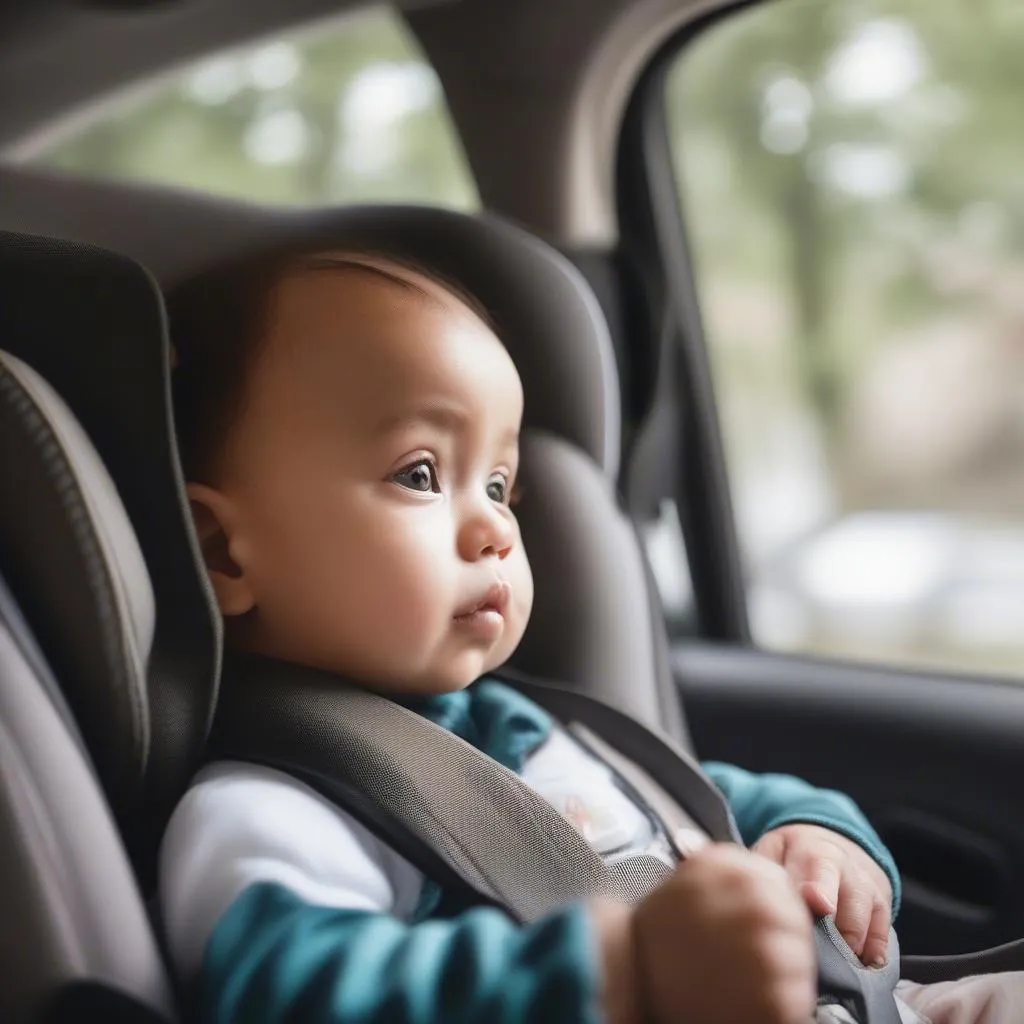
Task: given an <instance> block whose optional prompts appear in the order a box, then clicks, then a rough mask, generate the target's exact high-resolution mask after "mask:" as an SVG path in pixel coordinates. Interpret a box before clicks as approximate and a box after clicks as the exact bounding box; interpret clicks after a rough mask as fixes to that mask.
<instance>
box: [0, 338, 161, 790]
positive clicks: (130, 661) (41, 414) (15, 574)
mask: <svg viewBox="0 0 1024 1024" xmlns="http://www.w3.org/2000/svg"><path fill="white" fill-rule="evenodd" d="M0 479H2V480H3V481H4V486H5V488H7V489H9V490H8V493H9V494H11V495H12V496H16V497H17V500H14V501H5V502H3V503H2V505H0V553H2V558H0V562H2V565H3V571H4V574H5V576H6V577H7V579H8V580H9V581H10V583H11V585H12V586H13V587H14V589H15V592H16V593H17V595H18V599H19V602H20V604H21V605H22V607H23V609H24V611H25V614H26V616H27V617H28V619H29V620H30V621H31V622H32V623H33V626H34V631H35V633H36V635H37V637H38V638H39V640H40V642H41V643H42V644H43V646H44V648H45V649H46V650H47V652H48V660H49V661H50V663H51V664H52V665H53V667H54V669H55V671H56V672H57V675H58V678H59V679H60V680H61V685H62V689H63V692H64V695H65V697H66V698H67V700H68V703H69V705H70V707H71V709H72V711H73V713H74V714H75V718H76V720H77V722H78V724H79V727H80V729H81V731H82V735H83V737H84V738H85V742H86V744H87V746H88V747H89V749H90V750H91V751H92V752H93V760H94V763H95V764H96V768H97V771H98V772H99V774H100V778H101V779H102V781H103V784H104V786H105V788H106V789H107V791H108V793H109V794H110V797H111V800H112V801H113V802H114V804H115V805H116V806H119V807H124V806H126V805H130V804H131V802H132V801H133V799H134V798H135V797H136V795H137V794H138V790H139V786H140V784H141V781H142V778H143V774H144V771H145V767H146V760H147V757H148V754H149V708H148V699H147V693H146V672H147V662H148V660H149V652H150V647H151V645H152V642H153V630H154V622H155V618H156V612H155V608H154V601H153V588H152V586H151V584H150V581H149V575H148V573H147V572H146V566H145V562H144V561H143V558H142V552H141V551H140V550H139V545H138V542H137V541H136V539H135V534H134V532H133V530H132V527H131V524H130V523H129V521H128V516H127V514H126V513H125V511H124V506H123V505H122V504H121V500H120V498H119V497H118V495H117V489H116V488H115V486H114V482H113V481H112V480H111V479H110V475H109V474H108V473H107V471H106V468H105V467H104V465H103V463H102V462H101V461H100V458H99V456H98V455H97V454H96V451H95V449H94V448H93V446H92V444H91V443H90V442H89V439H88V438H87V437H86V436H85V433H84V432H83V430H82V428H81V427H80V426H79V425H78V423H77V421H76V420H75V418H74V416H72V414H71V413H70V411H69V410H68V407H67V406H66V405H65V404H64V402H63V401H62V400H61V398H60V396H59V395H57V393H56V392H55V391H54V390H53V388H51V387H50V385H49V384H47V383H46V381H45V380H43V378H42V377H40V376H39V374H38V373H36V372H35V370H33V369H32V368H31V367H30V366H28V365H26V364H25V363H23V362H22V361H21V360H20V359H17V358H15V357H14V356H12V355H10V354H9V353H6V352H3V351H2V350H0ZM111 731H113V733H114V734H115V735H117V736H118V737H120V738H121V742H118V743H110V742H109V737H110V735H111Z"/></svg>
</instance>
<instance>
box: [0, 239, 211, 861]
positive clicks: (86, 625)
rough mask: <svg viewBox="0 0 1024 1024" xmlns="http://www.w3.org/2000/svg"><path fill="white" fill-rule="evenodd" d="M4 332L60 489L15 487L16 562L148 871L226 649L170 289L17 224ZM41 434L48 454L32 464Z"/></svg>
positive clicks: (33, 617) (4, 285) (16, 401)
mask: <svg viewBox="0 0 1024 1024" xmlns="http://www.w3.org/2000/svg"><path fill="white" fill-rule="evenodd" d="M0 338H2V342H0V344H2V347H3V348H4V350H5V351H6V352H7V353H8V356H13V357H14V358H15V359H16V360H18V361H19V362H12V361H11V360H10V359H8V362H7V364H6V369H5V371H4V376H3V378H2V382H3V387H4V390H3V395H4V399H5V400H4V402H3V405H2V406H0V414H2V415H4V416H5V417H6V418H7V419H6V421H5V426H6V428H7V429H5V430H4V431H3V433H4V438H5V440H4V443H5V444H6V445H7V446H8V447H7V448H6V449H5V451H7V453H8V455H9V456H10V458H11V459H12V460H15V461H17V460H19V459H20V460H21V462H20V463H19V465H20V466H21V468H20V469H19V472H22V473H24V474H27V475H26V476H25V481H26V482H25V483H24V484H23V485H21V486H22V487H23V488H24V489H28V488H30V487H40V488H50V490H49V491H46V494H47V497H46V498H45V499H42V498H40V497H38V496H35V495H32V494H31V493H29V491H28V490H24V491H23V493H20V494H19V492H18V490H14V491H13V492H12V493H13V494H15V495H17V496H18V500H15V501H5V502H4V503H3V505H4V507H3V510H2V512H0V527H2V529H0V534H2V536H0V557H3V558H4V559H5V560H6V561H8V562H9V566H10V571H11V572H12V573H14V574H15V575H16V576H17V585H18V588H19V600H20V601H23V603H24V611H25V614H26V616H27V618H28V619H29V622H30V624H31V626H32V628H33V629H34V630H35V632H36V633H37V636H38V638H39V640H40V643H41V644H42V646H43V648H44V649H45V650H46V651H47V653H48V655H49V656H50V657H51V658H52V659H53V661H54V670H55V672H56V674H57V676H58V677H59V678H60V680H61V685H62V688H63V691H64V694H65V696H66V698H67V701H68V703H69V705H70V706H71V709H72V711H73V713H74V715H75V717H76V719H77V721H78V723H79V725H80V727H81V728H82V730H83V733H85V739H86V743H87V745H88V747H89V750H90V752H91V753H92V754H93V757H94V759H95V760H96V765H97V769H98V770H99V772H100V777H101V780H102V782H103V785H104V788H105V789H106V791H107V793H108V795H109V797H110V799H111V801H112V804H113V807H114V810H115V813H116V814H117V815H118V818H119V820H120V821H121V823H122V825H125V824H126V823H128V824H130V826H131V829H132V830H133V831H134V832H136V833H137V834H136V835H135V836H134V837H133V850H132V852H133V855H135V859H136V863H137V864H141V865H142V866H143V869H144V871H145V870H147V869H148V865H149V864H150V863H151V862H152V858H153V853H154V851H155V845H156V841H157V839H158V836H159V831H160V829H161V827H162V824H163V820H164V816H165V815H166V813H169V810H170V807H171V806H172V805H173V803H174V802H175V801H176V800H177V798H178V797H179V796H180V794H181V792H182V790H183V788H184V787H185V785H186V784H187V781H188V778H189V777H190V775H191V772H192V771H193V769H194V767H195V764H196V761H197V759H198V757H199V756H200V754H201V751H202V745H203V742H204V738H205V735H206V731H207V729H208V725H209V721H210V717H211V714H212V708H213V703H214V700H215V694H216V674H217V666H218V663H219V653H220V634H219V623H218V621H217V620H216V617H215V615H214V606H213V600H212V595H211V593H210V590H209V584H208V583H207V581H206V577H205V574H204V573H203V572H202V571H201V569H200V568H199V566H198V561H197V555H196V545H195V540H194V535H193V533H192V531H191V527H190V524H189V523H188V520H187V512H186V503H185V496H184V489H183V485H182V481H181V479H180V473H179V472H178V469H177V465H178V463H177V458H176V455H175V454H174V452H175V449H174V444H173V440H172V425H171V420H170V411H169V400H168V397H167V396H168V377H167V374H168V368H167V362H168V348H167V342H166V332H165V325H164V314H163V305H162V301H161V297H160V294H159V291H158V289H157V287H156V285H155V284H154V282H153V281H152V280H151V279H150V277H149V276H148V274H146V272H145V271H143V270H142V269H141V267H139V266H138V265H137V264H135V263H133V262H132V261H131V260H128V259H126V258H123V257H120V256H115V255H113V254H111V253H107V252H104V251H101V250H98V249H94V248H91V247H88V246H81V245H77V244H75V243H67V242H56V241H51V240H48V239H40V238H32V237H26V236H20V235H13V234H6V233H2V232H0ZM27 369H30V370H33V371H35V373H36V374H37V375H38V376H37V377H36V378H35V380H34V383H33V382H32V381H30V380H29V378H28V377H27V376H26V370H27ZM40 379H41V380H42V381H43V382H45V383H40ZM47 385H49V387H47ZM51 388H52V391H55V392H56V393H58V394H59V395H60V396H61V398H62V399H63V402H64V403H66V405H67V408H68V410H70V414H71V415H69V416H66V417H64V418H63V419H61V422H60V427H59V429H58V430H55V431H54V432H53V436H52V437H48V436H47V435H46V434H45V432H41V431H42V428H41V426H40V423H43V422H44V421H45V419H46V414H47V413H48V412H49V413H52V412H53V409H54V408H56V406H55V405H54V402H53V395H52V392H51V390H50V389H51ZM33 392H34V394H33ZM40 402H41V403H42V405H43V407H44V408H40V407H39V406H38V403H40ZM33 405H35V406H36V411H35V412H34V413H33V412H32V407H33ZM54 415H57V414H54ZM58 419H60V417H59V416H58ZM75 421H77V424H79V425H80V426H81V430H77V428H76V427H75V426H74V424H75ZM19 438H20V440H18V439H19ZM85 438H88V441H89V442H91V444H92V445H94V446H95V447H96V448H97V449H98V450H99V451H100V452H101V453H102V462H103V464H104V465H105V466H106V470H107V471H109V474H110V479H111V481H112V483H113V485H114V486H115V487H116V490H117V493H118V495H119V500H120V501H122V502H123V503H124V507H125V509H126V510H127V513H128V519H130V521H131V524H132V526H133V527H134V530H135V532H136V534H137V535H138V547H135V541H134V538H133V537H132V538H131V540H130V541H129V538H130V537H131V530H130V529H129V528H128V526H127V522H128V520H125V521H124V523H122V524H117V523H115V519H116V516H114V515H113V514H112V512H111V505H110V500H109V498H108V497H106V496H104V492H105V491H106V490H107V486H106V485H107V483H108V482H109V481H104V482H103V484H102V485H101V486H99V489H98V491H97V490H95V489H94V487H93V485H94V484H96V483H97V481H99V480H100V476H101V475H102V472H101V471H99V470H97V469H96V465H95V461H94V460H93V462H94V464H93V465H91V466H90V468H89V472H87V473H86V474H85V476H84V477H81V476H80V477H78V478H76V477H75V474H74V473H72V472H70V471H69V467H72V466H75V467H77V468H78V469H81V468H82V467H81V466H80V465H78V464H79V463H80V462H82V460H83V459H84V460H85V462H89V461H90V460H89V459H88V456H87V455H83V452H88V451H89V450H90V449H89V446H88V444H86V443H85ZM25 440H30V441H32V442H34V444H35V445H36V448H37V449H38V451H39V452H40V453H41V454H42V455H44V456H45V461H44V463H42V464H38V465H34V466H33V465H31V464H30V463H29V462H28V461H27V460H28V456H27V455H26V454H25V453H26V452H27V451H28V449H27V448H23V447H21V443H22V441H25ZM12 446H13V447H12ZM83 481H85V482H83ZM5 486H7V485H6V483H5ZM138 548H141V551H142V554H143V555H144V557H145V563H146V565H147V566H148V570H149V577H150V578H151V580H152V597H151V598H149V599H147V598H146V595H145V594H144V593H141V592H140V591H139V579H140V572H139V565H140V563H141V558H140V556H139V554H138ZM13 582H14V581H12V583H13ZM147 585H148V584H147ZM22 590H23V591H24V596H22V594H21V591H22ZM152 598H155V619H154V617H153V616H154V606H153V604H152ZM126 609H127V610H128V615H127V616H123V613H124V612H125V610H126ZM150 635H151V639H152V644H151V649H150V650H149V658H148V664H147V665H145V666H143V665H142V664H141V662H140V658H139V650H140V648H141V646H147V647H148V646H149V644H148V639H149V637H150ZM58 638H59V642H57V641H58ZM136 844H137V847H138V848H137V849H136V848H135V846H136Z"/></svg>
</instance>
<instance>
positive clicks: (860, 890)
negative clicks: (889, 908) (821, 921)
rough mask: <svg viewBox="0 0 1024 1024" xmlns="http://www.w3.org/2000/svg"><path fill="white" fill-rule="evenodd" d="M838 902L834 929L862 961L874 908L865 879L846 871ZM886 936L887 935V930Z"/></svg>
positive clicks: (873, 901) (869, 887) (872, 896)
mask: <svg viewBox="0 0 1024 1024" xmlns="http://www.w3.org/2000/svg"><path fill="white" fill-rule="evenodd" d="M838 902H839V906H838V908H837V910H836V928H837V929H838V930H839V933H840V934H841V935H842V936H843V938H844V939H846V942H847V945H849V947H850V949H852V950H853V951H854V953H856V954H857V956H859V957H860V958H861V959H862V960H864V959H865V956H864V951H865V943H866V942H867V938H868V931H869V929H870V927H871V925H872V923H873V921H874V914H875V907H876V901H875V899H874V895H873V893H872V891H871V886H870V885H869V884H868V882H867V879H865V878H864V876H863V875H861V874H860V873H859V872H857V871H848V872H847V874H846V877H845V878H844V879H843V885H842V890H841V892H840V894H839V901H838ZM886 934H887V935H888V929H886ZM865 962H866V961H865Z"/></svg>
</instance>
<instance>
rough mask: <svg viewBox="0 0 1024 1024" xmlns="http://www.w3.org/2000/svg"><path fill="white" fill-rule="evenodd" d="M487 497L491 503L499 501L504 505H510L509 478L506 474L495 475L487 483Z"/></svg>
mask: <svg viewBox="0 0 1024 1024" xmlns="http://www.w3.org/2000/svg"><path fill="white" fill-rule="evenodd" d="M487 497H488V498H490V499H491V501H497V502H499V503H500V504H502V505H505V504H507V503H508V497H509V487H508V477H506V476H505V474H504V473H495V474H494V475H493V476H492V477H491V478H490V480H488V481H487Z"/></svg>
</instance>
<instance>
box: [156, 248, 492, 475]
mask: <svg viewBox="0 0 1024 1024" xmlns="http://www.w3.org/2000/svg"><path fill="white" fill-rule="evenodd" d="M394 268H398V269H404V270H407V271H412V272H413V273H414V274H417V275H419V276H420V277H423V278H425V279H427V280H429V281H433V282H434V283H435V284H437V285H438V286H439V287H441V288H443V289H444V290H445V291H446V292H448V293H449V294H451V295H453V296H454V297H455V298H457V299H458V300H459V301H460V302H462V303H463V304H464V305H465V306H467V307H468V308H469V309H470V310H472V311H473V313H475V314H476V316H478V317H479V318H480V319H481V320H482V321H483V322H484V323H485V324H487V325H488V327H491V326H492V324H491V319H490V316H489V315H488V313H487V310H486V309H485V308H484V306H483V305H482V303H481V302H480V301H479V300H478V299H476V298H475V297H474V296H472V295H471V294H470V293H469V292H467V291H466V290H465V289H464V288H462V287H461V286H460V285H458V284H456V283H454V282H452V281H450V280H448V279H447V278H445V277H444V276H443V275H441V274H438V273H436V272H435V271H433V270H430V269H428V268H426V267H423V266H422V265H420V264H418V263H416V262H414V261H412V260H410V259H407V258H405V257H401V256H393V255H391V254H390V253H386V252H371V251H368V250H367V251H361V250H344V251H342V250H338V251H331V250H320V251H315V252H289V253H284V254H281V253H276V254H272V255H270V256H262V257H256V258H250V259H247V260H240V261H237V262H234V263H230V264H227V265H224V266H222V267H220V268H217V269H215V270H211V271H208V272H206V273H204V274H202V275H200V276H199V277H197V278H195V279H194V280H192V281H190V282H188V283H186V284H183V285H181V286H179V287H178V288H176V289H174V290H173V291H172V292H171V293H170V295H169V296H168V300H167V310H168V317H169V321H170V330H171V344H172V357H173V358H172V364H173V367H174V369H173V372H172V377H171V380H172V397H173V404H174V419H175V430H176V433H177V437H178V448H179V451H180V454H181V461H182V467H183V469H184V472H185V476H186V479H188V480H194V481H197V482H204V483H209V482H211V476H212V474H213V473H214V470H215V466H216V460H217V458H218V456H219V455H220V453H221V451H222V450H223V446H224V443H225V441H226V439H227V436H228V432H229V431H230V429H231V427H232V426H233V424H234V423H235V422H236V421H237V419H238V416H239V415H240V414H241V411H242V408H243V403H244V400H245V389H246V384H247V382H248V380H249V377H250V374H251V372H252V368H253V365H254V363H255V359H256V357H257V356H258V355H259V351H260V346H261V344H262V342H263V341H264V339H265V337H266V333H267V331H266V317H267V313H268V309H269V303H270V299H271V295H272V293H273V290H274V288H275V286H276V285H277V284H278V283H279V282H281V281H282V280H284V279H285V278H287V277H290V276H292V275H294V274H303V273H319V272H331V271H335V272H338V271H344V272H347V271H357V272H362V273H366V274H374V275H377V276H378V277H380V278H383V279H385V280H387V281H388V282H390V283H391V284H393V285H397V286H399V287H401V288H404V289H407V290H410V291H415V292H420V293H422V294H423V295H424V296H426V297H428V298H429V297H431V296H430V295H429V293H428V292H427V291H426V290H424V289H423V288H421V287H420V286H419V285H418V284H417V283H416V281H415V280H412V279H410V278H409V277H406V276H404V275H403V274H401V273H399V272H396V269H394Z"/></svg>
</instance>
